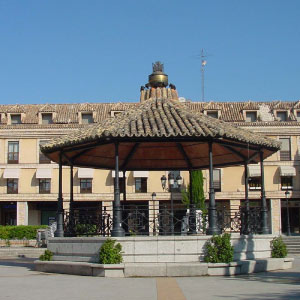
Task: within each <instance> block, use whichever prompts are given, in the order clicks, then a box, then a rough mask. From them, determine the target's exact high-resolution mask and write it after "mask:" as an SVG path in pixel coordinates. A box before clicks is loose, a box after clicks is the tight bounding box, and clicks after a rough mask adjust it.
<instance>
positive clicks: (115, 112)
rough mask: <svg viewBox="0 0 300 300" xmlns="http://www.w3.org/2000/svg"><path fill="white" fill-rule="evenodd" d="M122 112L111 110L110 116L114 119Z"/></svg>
mask: <svg viewBox="0 0 300 300" xmlns="http://www.w3.org/2000/svg"><path fill="white" fill-rule="evenodd" d="M122 112H123V111H122V110H112V111H111V112H110V115H111V116H112V117H116V116H117V115H119V114H121V113H122Z"/></svg>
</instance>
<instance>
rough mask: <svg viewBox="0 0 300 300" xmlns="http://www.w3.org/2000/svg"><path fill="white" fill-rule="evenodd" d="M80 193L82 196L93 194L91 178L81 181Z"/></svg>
mask: <svg viewBox="0 0 300 300" xmlns="http://www.w3.org/2000/svg"><path fill="white" fill-rule="evenodd" d="M80 193H82V194H88V193H92V179H91V178H85V179H80Z"/></svg>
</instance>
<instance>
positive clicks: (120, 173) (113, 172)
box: [111, 171, 128, 178]
mask: <svg viewBox="0 0 300 300" xmlns="http://www.w3.org/2000/svg"><path fill="white" fill-rule="evenodd" d="M111 173H112V177H113V178H115V177H116V176H115V175H116V173H115V171H112V172H111ZM127 174H128V172H126V174H125V176H126V177H127ZM120 177H121V178H123V171H120V172H119V178H120Z"/></svg>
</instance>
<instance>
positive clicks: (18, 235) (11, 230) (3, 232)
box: [0, 225, 48, 240]
mask: <svg viewBox="0 0 300 300" xmlns="http://www.w3.org/2000/svg"><path fill="white" fill-rule="evenodd" d="M47 227H48V226H47V225H37V226H32V225H28V226H25V225H19V226H0V239H2V240H23V239H27V240H35V239H36V231H37V229H40V228H47Z"/></svg>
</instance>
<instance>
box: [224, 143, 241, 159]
mask: <svg viewBox="0 0 300 300" xmlns="http://www.w3.org/2000/svg"><path fill="white" fill-rule="evenodd" d="M222 146H223V147H224V148H226V149H228V150H229V151H230V152H232V153H233V154H236V155H237V156H238V157H240V158H242V159H244V160H246V157H245V156H244V155H243V154H241V153H240V152H239V151H237V150H235V149H234V148H232V147H231V146H226V145H222Z"/></svg>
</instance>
